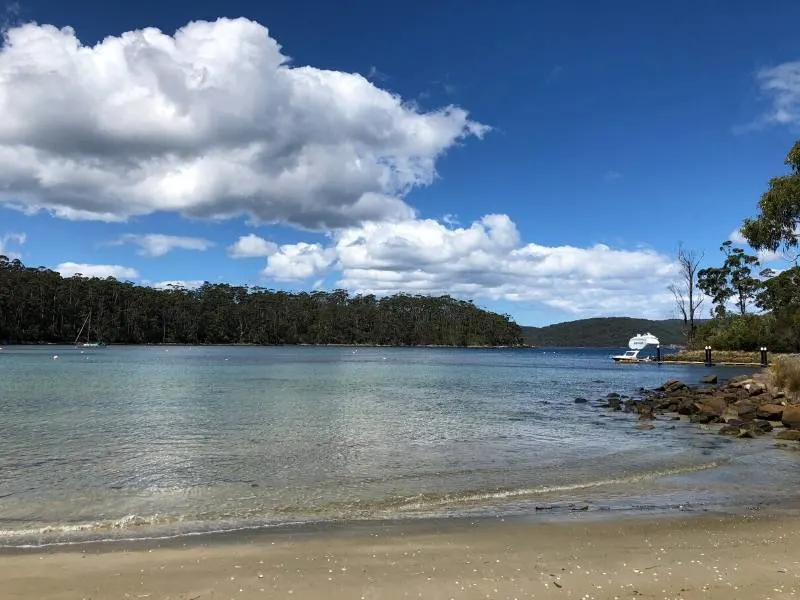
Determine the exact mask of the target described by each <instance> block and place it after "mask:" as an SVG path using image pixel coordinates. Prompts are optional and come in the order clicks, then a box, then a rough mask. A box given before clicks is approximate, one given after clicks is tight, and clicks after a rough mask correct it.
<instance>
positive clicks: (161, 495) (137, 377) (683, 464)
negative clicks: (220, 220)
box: [0, 347, 798, 539]
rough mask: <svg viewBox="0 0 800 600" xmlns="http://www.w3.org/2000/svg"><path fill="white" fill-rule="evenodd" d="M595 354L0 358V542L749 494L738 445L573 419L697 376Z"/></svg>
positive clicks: (7, 354) (666, 429) (163, 352)
mask: <svg viewBox="0 0 800 600" xmlns="http://www.w3.org/2000/svg"><path fill="white" fill-rule="evenodd" d="M56 353H57V354H58V355H59V356H60V358H59V359H58V360H53V359H52V355H53V354H56ZM608 354H609V352H608V351H585V350H560V351H542V350H458V349H389V348H362V349H359V351H358V352H357V353H353V352H352V350H350V349H348V348H260V347H168V348H165V347H111V348H108V349H93V350H84V351H79V350H75V349H73V348H63V347H62V348H57V349H56V350H54V349H53V348H40V347H36V348H30V347H18V348H15V347H12V348H6V349H5V350H4V351H3V354H2V356H0V402H1V403H2V410H3V417H4V418H3V422H2V425H0V427H1V428H2V429H0V530H2V533H0V536H4V537H5V538H6V539H12V538H14V537H15V536H17V537H19V535H20V534H19V532H21V531H34V530H42V529H53V531H55V533H53V532H50V533H49V534H48V535H53V536H56V537H58V536H63V535H65V532H67V531H72V530H74V529H86V530H88V531H91V530H93V529H96V528H98V527H111V528H114V529H119V530H121V531H125V532H129V530H131V529H132V528H136V527H139V528H145V529H146V527H145V526H152V525H164V526H165V527H179V526H178V525H176V524H182V525H180V527H183V529H181V530H191V529H192V528H200V529H203V528H213V527H214V526H215V524H220V523H226V524H227V525H229V526H236V524H238V523H245V522H246V523H268V522H274V521H281V520H298V519H300V520H302V519H307V518H314V519H320V518H321V519H326V518H334V517H344V518H348V517H359V516H374V515H381V516H386V515H391V514H395V513H398V512H402V513H403V514H406V513H408V512H412V513H413V512H415V511H416V512H417V513H419V514H429V513H436V512H437V511H441V510H444V511H446V512H448V514H452V513H453V511H456V512H458V511H474V510H486V509H487V508H491V509H492V510H497V509H498V507H499V506H501V507H505V509H508V510H510V508H511V506H512V504H514V503H516V505H517V507H518V508H519V509H520V510H525V507H527V508H528V509H529V508H530V507H531V506H533V505H535V504H536V503H538V502H542V501H545V500H547V501H552V502H560V501H570V500H574V499H576V498H577V499H580V500H581V501H586V500H587V499H588V500H591V499H592V498H594V499H595V500H596V501H600V499H601V498H605V499H606V500H608V501H609V502H611V501H614V502H617V501H619V499H620V498H622V499H623V503H624V498H626V497H627V498H633V497H634V496H637V495H638V496H642V494H643V495H644V496H643V497H647V489H651V490H653V491H652V493H653V494H657V493H663V494H668V495H669V498H673V499H674V498H675V497H676V496H675V494H678V495H680V494H681V493H683V494H684V496H686V495H687V494H688V496H690V497H691V499H694V500H695V501H699V502H703V501H707V502H715V501H717V500H716V499H717V497H718V496H720V490H724V492H725V494H728V495H729V496H730V495H731V494H733V496H736V494H739V495H740V496H741V497H742V498H744V497H745V496H746V495H748V494H751V493H756V492H758V493H761V494H762V496H763V494H764V490H763V488H762V489H760V490H759V489H758V488H757V487H756V486H755V485H754V482H755V481H757V478H756V479H753V478H750V477H748V476H747V475H745V473H747V472H748V471H749V470H751V469H752V468H754V465H753V462H754V460H755V459H753V458H752V457H751V455H752V453H753V448H755V447H756V446H757V444H758V443H759V441H758V440H757V441H755V442H754V443H753V444H750V445H747V444H742V443H737V442H731V441H730V440H727V439H725V438H721V437H720V436H715V435H713V434H709V435H699V434H698V433H697V430H696V429H695V428H694V427H692V426H688V425H686V424H673V423H666V422H665V423H659V424H658V426H657V428H656V430H654V431H651V432H642V431H639V430H637V429H636V428H635V427H634V424H635V423H634V422H633V421H632V420H631V419H630V418H629V417H628V416H625V415H619V414H614V413H607V412H604V411H602V410H600V409H598V408H596V407H593V406H592V405H591V403H590V404H589V405H585V404H575V403H574V402H573V400H574V398H575V397H576V396H583V397H587V398H590V399H596V398H598V397H600V396H602V395H605V394H606V393H608V392H609V391H619V392H622V393H625V392H632V391H633V390H635V389H636V388H638V387H640V386H645V387H652V386H656V385H658V384H660V383H661V382H663V381H664V380H666V379H670V378H679V379H684V380H685V381H687V382H689V383H695V382H697V381H698V379H699V377H701V376H702V375H704V374H706V371H705V369H704V368H698V367H692V366H684V365H662V366H656V365H616V364H614V363H612V361H610V360H609V359H608ZM721 373H725V374H729V375H734V374H736V373H737V372H736V371H731V370H724V371H722V372H721ZM673 427H674V428H673ZM766 454H769V453H768V452H760V453H759V454H758V456H759V458H758V461H767V462H769V461H772V463H770V464H769V467H770V468H771V469H781V470H782V471H783V472H784V474H785V475H786V477H785V478H783V479H782V481H784V482H788V481H797V475H798V469H797V461H794V462H792V461H788V460H787V459H786V455H785V454H780V453H777V452H772V453H771V454H769V458H764V456H765V455H766ZM748 461H749V462H748ZM717 464H718V465H723V466H719V467H716V468H713V466H714V465H717ZM762 464H763V463H762ZM709 465H711V467H709ZM755 467H757V465H755ZM698 469H701V470H698ZM756 470H758V469H757V468H756ZM665 473H672V474H671V475H669V476H664V474H665ZM712 473H714V475H712ZM720 473H724V474H726V475H724V476H720V475H718V474H720ZM655 474H661V476H659V477H655ZM604 482H605V483H604ZM654 482H658V483H657V484H656V483H654ZM773 483H774V482H773ZM786 485H788V483H787V484H786ZM643 486H644V487H643ZM659 486H661V487H660V488H659ZM665 486H666V487H665ZM645 488H647V489H645ZM659 490H660V492H659ZM665 490H667V491H665ZM676 490H677V491H676ZM769 493H770V494H772V495H773V496H775V497H776V498H780V497H783V496H782V495H783V494H784V493H788V492H787V490H785V489H783V488H782V487H781V484H780V483H778V484H774V485H772V487H771V488H770V491H769ZM626 494H627V496H626ZM638 496H637V497H638ZM664 497H667V496H664ZM720 497H721V496H720ZM748 498H749V496H748ZM44 537H45V538H46V537H47V536H44Z"/></svg>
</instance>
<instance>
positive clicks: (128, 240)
mask: <svg viewBox="0 0 800 600" xmlns="http://www.w3.org/2000/svg"><path fill="white" fill-rule="evenodd" d="M112 244H114V245H122V244H132V245H134V246H139V250H138V251H137V253H138V254H140V255H142V256H149V257H150V258H155V257H158V256H164V255H165V254H168V253H169V252H172V251H173V250H175V249H178V248H179V249H181V250H196V251H203V250H208V249H209V248H211V247H212V246H213V245H214V242H211V241H209V240H205V239H203V238H196V237H184V236H178V235H163V234H160V233H147V234H134V233H128V234H125V235H123V236H122V237H120V238H119V239H118V240H116V241H114V242H112Z"/></svg>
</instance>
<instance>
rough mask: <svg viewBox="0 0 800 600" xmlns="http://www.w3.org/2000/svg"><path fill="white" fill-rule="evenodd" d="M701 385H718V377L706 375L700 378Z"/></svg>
mask: <svg viewBox="0 0 800 600" xmlns="http://www.w3.org/2000/svg"><path fill="white" fill-rule="evenodd" d="M700 383H717V376H716V375H706V376H705V377H701V378H700Z"/></svg>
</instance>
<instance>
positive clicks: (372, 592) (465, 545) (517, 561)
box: [0, 516, 800, 600]
mask: <svg viewBox="0 0 800 600" xmlns="http://www.w3.org/2000/svg"><path fill="white" fill-rule="evenodd" d="M799 533H800V519H798V518H797V517H796V516H789V517H786V516H784V517H780V518H778V517H742V516H736V517H731V516H716V517H712V516H702V517H696V516H689V517H663V518H647V519H645V518H638V517H637V518H628V519H621V520H607V521H588V520H586V519H585V518H583V517H582V516H581V518H577V519H575V520H572V521H568V522H560V523H535V522H530V521H521V520H515V521H509V520H506V521H501V520H499V519H498V520H494V521H477V522H472V523H470V522H468V521H467V522H463V523H450V524H444V525H442V524H427V525H425V526H424V527H423V526H420V525H411V526H408V525H406V526H401V525H393V526H381V525H369V526H365V525H360V526H347V527H344V528H340V529H337V528H333V529H330V530H327V531H317V532H311V533H259V534H256V535H250V536H248V537H244V536H239V537H238V538H235V539H232V538H231V537H197V538H192V539H190V540H189V541H186V545H182V543H177V544H176V543H173V544H171V545H170V546H165V547H152V548H147V547H143V546H142V545H141V544H133V545H128V547H127V548H123V547H120V546H101V545H89V546H86V547H85V548H84V551H83V552H81V551H75V550H70V551H55V552H53V551H49V552H22V553H4V554H2V555H0V598H2V599H3V600H11V599H17V598H25V599H40V598H41V599H50V598H53V599H56V598H58V599H69V600H81V599H84V598H87V599H88V598H91V599H92V600H103V599H116V598H125V599H170V600H175V599H182V600H188V599H192V600H207V599H212V598H214V599H225V600H228V599H232V598H235V599H237V600H238V599H248V598H286V599H293V600H295V599H300V598H324V599H326V600H338V599H348V600H359V599H379V598H380V599H387V598H426V599H427V598H430V599H439V598H442V599H445V600H446V599H450V598H453V599H459V598H509V599H513V598H518V599H521V598H576V599H577V598H581V599H592V598H598V599H599V598H609V599H612V598H620V599H622V598H626V599H628V598H634V599H637V600H639V599H642V598H659V599H661V598H686V599H692V598H718V599H725V600H730V599H748V598H754V599H755V598H757V599H759V600H765V599H781V598H797V597H798V595H800V535H798V534H799ZM184 541H185V540H184Z"/></svg>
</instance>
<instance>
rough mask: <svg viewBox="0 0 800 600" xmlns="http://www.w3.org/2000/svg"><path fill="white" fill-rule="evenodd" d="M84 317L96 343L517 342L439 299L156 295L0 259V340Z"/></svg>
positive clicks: (253, 291)
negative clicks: (89, 318) (87, 320)
mask: <svg viewBox="0 0 800 600" xmlns="http://www.w3.org/2000/svg"><path fill="white" fill-rule="evenodd" d="M90 312H91V315H92V318H91V331H90V332H89V335H90V337H91V338H92V339H93V340H101V341H104V342H106V343H128V344H142V343H181V344H232V343H243V344H270V345H272V344H381V345H447V346H472V345H474V346H515V345H520V344H522V330H521V328H520V327H519V325H517V324H516V323H515V322H513V321H512V320H511V318H510V317H509V316H508V315H499V314H496V313H493V312H489V311H486V310H483V309H481V308H479V307H477V306H475V305H474V304H473V303H472V302H469V301H464V300H457V299H454V298H451V297H449V296H442V297H429V296H412V295H408V294H397V295H394V296H388V297H382V298H377V297H375V296H373V295H356V296H351V295H350V294H349V293H348V292H347V291H345V290H334V291H332V292H321V291H319V292H300V293H289V292H285V291H280V290H278V291H276V290H269V289H264V288H260V287H243V286H233V285H228V284H212V283H208V282H206V283H205V284H203V285H202V286H201V287H200V288H198V289H196V290H188V289H183V288H178V287H172V288H170V289H165V290H159V289H154V288H151V287H145V286H140V285H135V284H133V283H131V282H123V281H118V280H116V279H114V278H111V277H109V278H106V279H99V278H96V277H93V278H87V277H82V276H80V275H76V276H74V277H62V276H61V275H60V274H58V273H56V272H54V271H51V270H48V269H45V268H44V267H39V268H31V267H26V266H25V265H24V264H22V263H21V262H20V261H19V260H9V259H8V258H7V257H5V256H0V342H2V343H6V344H8V343H26V342H57V343H72V342H73V341H74V340H75V338H76V336H77V334H78V331H79V330H80V328H81V325H82V323H83V322H84V320H85V319H86V317H87V315H88V314H89V313H90ZM84 334H85V332H84Z"/></svg>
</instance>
